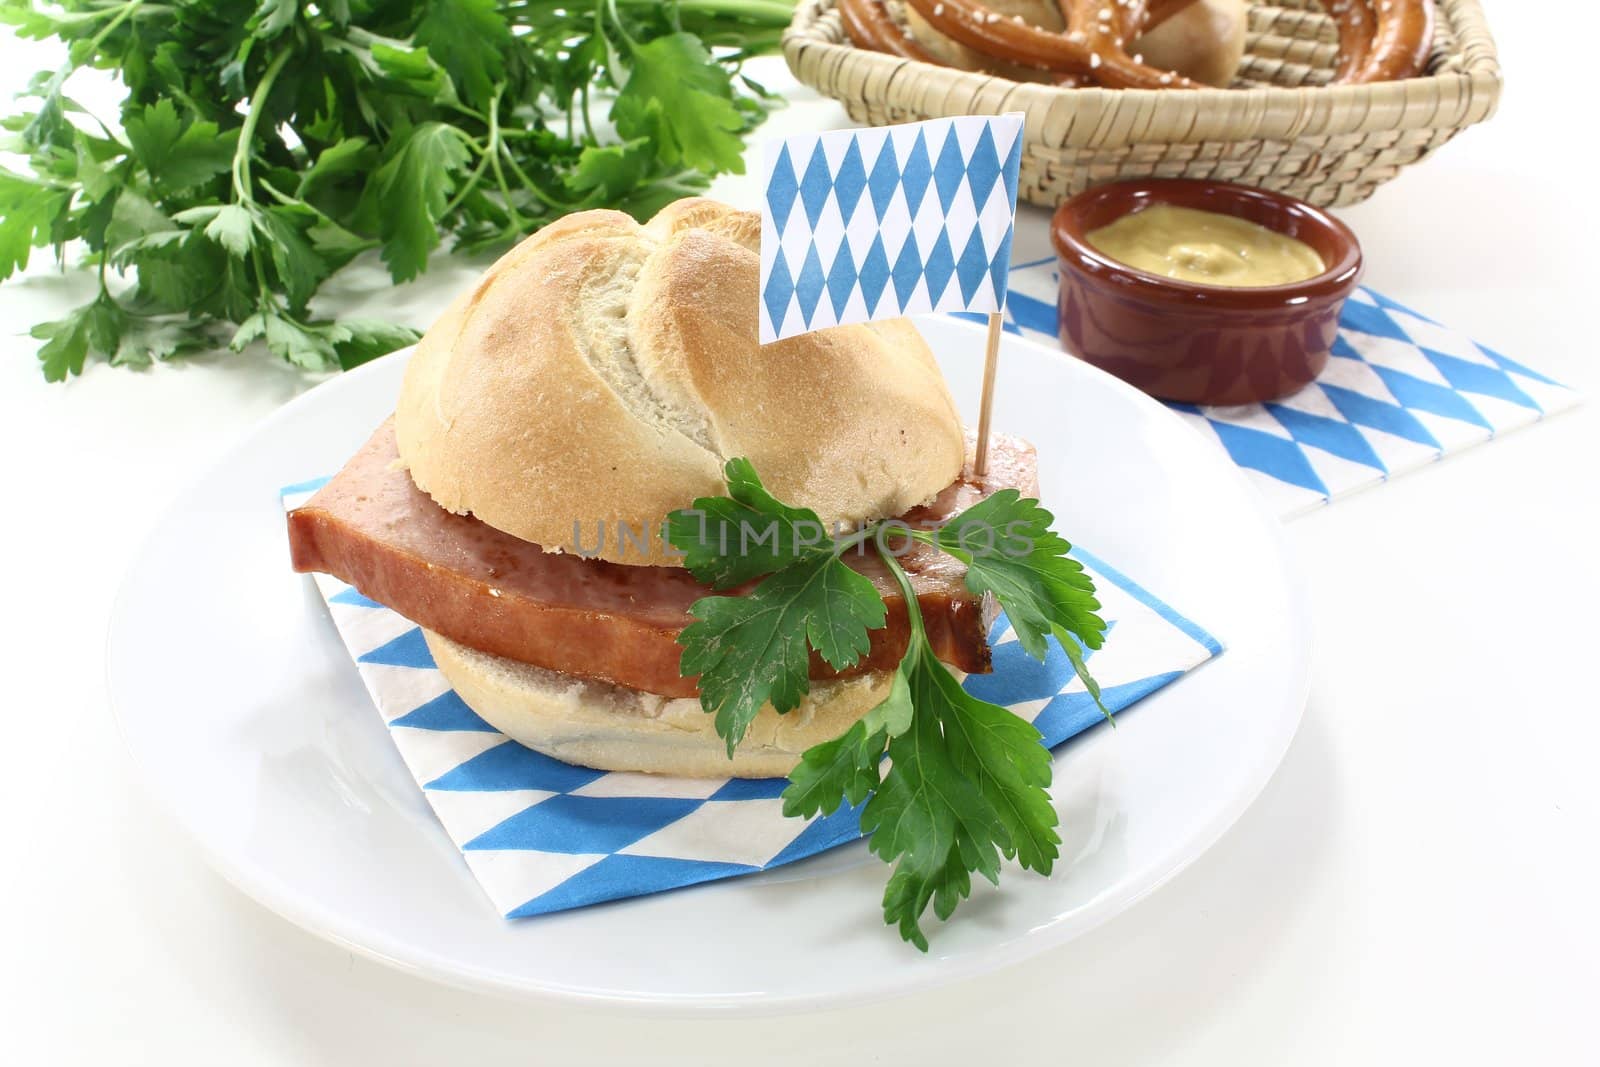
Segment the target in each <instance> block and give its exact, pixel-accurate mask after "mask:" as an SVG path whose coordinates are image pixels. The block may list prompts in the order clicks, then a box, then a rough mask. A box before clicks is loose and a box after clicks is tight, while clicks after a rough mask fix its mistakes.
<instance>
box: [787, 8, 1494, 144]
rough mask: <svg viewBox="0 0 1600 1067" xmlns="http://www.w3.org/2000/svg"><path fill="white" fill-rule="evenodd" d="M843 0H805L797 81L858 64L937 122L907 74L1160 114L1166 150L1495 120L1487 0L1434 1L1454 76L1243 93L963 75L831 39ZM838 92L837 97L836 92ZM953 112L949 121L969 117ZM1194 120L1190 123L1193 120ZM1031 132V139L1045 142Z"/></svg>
mask: <svg viewBox="0 0 1600 1067" xmlns="http://www.w3.org/2000/svg"><path fill="white" fill-rule="evenodd" d="M834 3H835V0H803V2H802V3H801V4H800V6H799V7H798V8H797V9H796V11H795V16H794V20H793V21H792V22H791V23H790V24H789V28H788V29H787V30H785V31H784V34H783V39H782V45H783V52H784V57H785V59H786V61H787V62H788V65H789V68H790V70H791V71H792V72H793V73H794V74H795V76H796V77H797V78H799V79H800V80H801V81H803V82H805V83H806V84H808V85H811V86H812V87H813V88H817V89H819V90H820V91H823V92H825V93H826V92H828V89H827V87H826V86H824V85H819V84H818V82H817V80H814V79H812V78H808V77H806V76H805V75H804V74H803V73H802V69H801V68H802V57H803V56H804V55H805V53H807V52H814V53H818V54H814V55H813V56H811V57H809V58H810V59H811V60H813V61H816V60H818V59H819V58H820V60H821V61H823V62H825V61H826V60H829V59H835V60H842V59H844V58H845V57H847V56H848V57H851V59H852V62H853V63H854V64H855V65H856V66H857V67H858V68H861V66H862V65H863V64H869V65H870V66H868V67H866V68H865V69H867V70H868V71H869V73H868V77H870V78H872V80H874V81H876V82H878V83H879V84H881V85H882V86H884V89H883V95H884V97H885V99H886V101H887V102H889V103H891V104H894V105H897V106H904V107H906V108H907V109H908V110H913V111H917V112H922V113H926V114H929V115H934V116H939V115H942V114H945V112H944V111H942V110H941V109H940V108H939V107H937V106H933V107H928V106H926V101H924V100H921V99H918V100H915V101H913V100H909V99H896V97H895V85H894V81H895V77H896V75H897V74H898V73H900V72H901V71H902V70H903V69H905V68H914V69H921V70H938V71H940V72H941V73H942V75H943V76H944V77H945V79H946V80H945V81H944V82H943V85H945V86H947V87H948V88H949V89H950V90H951V92H950V93H949V94H948V95H949V96H950V97H952V98H960V99H967V100H970V99H972V98H973V97H976V96H977V95H978V94H979V93H983V94H984V96H985V98H986V99H993V100H995V101H996V102H995V105H994V107H993V108H992V112H991V113H994V114H999V113H1001V112H1004V111H1028V112H1030V113H1031V112H1037V113H1040V114H1043V113H1044V109H1046V108H1049V107H1051V106H1052V105H1054V104H1058V103H1061V102H1064V101H1071V102H1072V103H1073V106H1074V110H1076V111H1078V112H1080V113H1082V112H1089V111H1096V110H1102V109H1104V110H1109V109H1112V108H1117V109H1127V108H1148V109H1151V110H1152V111H1159V112H1161V113H1162V114H1163V117H1164V118H1165V119H1166V120H1168V121H1169V122H1172V123H1175V124H1178V125H1181V126H1182V127H1183V128H1184V129H1186V130H1187V134H1186V135H1185V136H1182V137H1178V138H1171V137H1167V138H1162V140H1164V141H1167V142H1168V143H1193V142H1199V141H1208V140H1217V139H1246V138H1268V139H1274V140H1276V139H1294V138H1299V137H1304V136H1324V137H1325V136H1332V135H1339V134H1347V133H1366V132H1371V131H1372V130H1373V129H1374V128H1375V127H1374V126H1373V125H1372V124H1371V123H1370V122H1369V121H1368V120H1369V118H1370V116H1372V115H1373V114H1374V113H1379V114H1383V113H1389V112H1392V113H1393V114H1386V115H1385V121H1383V122H1382V124H1381V128H1383V129H1388V130H1397V131H1398V130H1408V129H1437V128H1460V127H1465V126H1468V125H1471V124H1473V123H1476V122H1481V121H1483V120H1484V119H1486V118H1488V117H1489V116H1490V115H1491V114H1493V112H1494V110H1495V107H1496V105H1497V104H1498V101H1499V95H1500V89H1501V86H1502V84H1503V78H1502V75H1501V70H1500V60H1499V53H1498V50H1497V49H1496V47H1495V43H1494V38H1493V37H1492V36H1491V35H1490V33H1489V28H1488V24H1487V23H1486V22H1485V20H1484V16H1483V9H1482V7H1481V5H1480V4H1479V0H1435V6H1436V10H1437V15H1438V18H1439V19H1440V20H1441V21H1443V22H1445V23H1447V24H1448V25H1449V27H1450V30H1451V34H1452V36H1453V38H1454V40H1453V47H1452V48H1451V49H1450V51H1449V52H1448V53H1447V55H1448V57H1450V59H1453V60H1455V61H1456V62H1455V63H1454V64H1453V65H1451V66H1450V67H1449V68H1448V69H1440V70H1436V71H1434V72H1433V73H1431V74H1425V75H1418V76H1417V77H1414V78H1409V79H1406V80H1405V81H1397V82H1380V83H1372V84H1365V85H1315V86H1311V85H1307V86H1294V87H1290V86H1279V85H1265V86H1252V87H1250V88H1245V89H1218V88H1203V89H1184V90H1178V89H1106V88H1101V87H1098V86H1094V87H1084V88H1063V87H1061V86H1056V85H1047V84H1043V83H1040V82H1013V81H1011V80H1010V79H1008V78H1005V77H1003V76H1001V75H996V74H986V73H982V72H978V71H965V70H958V69H956V68H954V67H943V66H937V65H934V64H926V63H921V62H919V61H917V60H913V59H904V58H901V57H898V56H891V55H887V54H884V53H881V52H871V51H866V50H864V49H858V48H856V47H855V46H854V45H852V44H850V43H849V42H848V41H845V42H839V41H834V40H831V39H829V38H828V37H827V36H824V35H823V34H822V32H821V28H820V24H821V21H822V19H823V17H824V16H825V15H827V14H828V13H829V12H830V11H832V10H833V7H834ZM830 95H831V94H830ZM967 113H970V112H967V111H964V110H961V109H960V108H951V109H949V111H948V114H967ZM1185 120H1186V121H1185ZM1094 125H1095V124H1094V123H1087V124H1076V126H1075V129H1074V131H1073V133H1072V136H1071V138H1070V140H1071V142H1072V143H1074V144H1080V145H1086V146H1087V145H1093V144H1095V143H1097V141H1096V139H1095V137H1094V136H1093V135H1092V132H1091V133H1089V134H1085V133H1084V132H1083V131H1084V129H1085V127H1086V126H1087V127H1091V128H1092V127H1093V126H1094ZM1037 139H1039V138H1038V135H1037V134H1033V135H1031V136H1030V140H1037Z"/></svg>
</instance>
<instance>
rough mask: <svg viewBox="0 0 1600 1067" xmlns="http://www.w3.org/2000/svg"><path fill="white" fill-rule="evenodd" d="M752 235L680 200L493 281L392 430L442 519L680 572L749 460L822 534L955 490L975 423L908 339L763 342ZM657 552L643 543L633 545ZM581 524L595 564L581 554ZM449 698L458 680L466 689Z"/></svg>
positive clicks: (737, 222)
mask: <svg viewBox="0 0 1600 1067" xmlns="http://www.w3.org/2000/svg"><path fill="white" fill-rule="evenodd" d="M759 225H760V222H759V219H758V217H757V216H755V215H753V214H750V213H748V212H742V211H735V210H734V209H732V208H729V207H726V206H724V205H722V204H718V203H716V202H714V201H710V200H702V199H691V200H682V201H679V202H678V203H675V204H673V205H671V206H670V207H668V208H665V209H664V210H662V212H661V213H660V214H658V215H657V216H656V217H655V218H654V219H652V220H651V221H650V222H649V223H648V224H645V225H640V224H639V223H637V222H635V221H634V220H633V219H631V218H629V217H628V216H626V215H623V214H621V213H619V212H615V211H586V212H581V213H579V214H575V215H569V216H567V217H566V218H564V219H562V220H560V221H559V222H556V223H553V224H551V225H550V226H548V227H546V228H545V229H543V230H541V231H539V232H538V233H536V234H534V235H533V236H532V237H529V238H528V239H527V240H525V241H523V242H522V243H521V244H519V245H518V246H517V247H516V248H514V249H512V250H511V251H510V252H508V253H507V254H506V255H505V256H504V257H503V258H502V259H501V260H500V261H499V262H497V263H496V264H495V265H494V266H493V267H491V268H490V269H489V271H488V273H487V274H485V275H484V277H483V279H482V280H481V281H480V282H479V283H478V284H477V285H476V286H475V287H474V288H473V289H472V290H470V291H469V292H467V293H466V294H464V295H463V296H462V297H461V298H460V299H458V300H457V301H456V302H455V303H454V304H452V305H451V307H450V308H449V309H448V310H447V311H446V312H445V314H444V315H443V317H442V318H440V319H439V321H438V322H436V323H435V324H434V326H433V328H432V329H430V330H429V331H428V332H427V334H426V336H424V337H423V339H422V341H421V342H420V343H419V344H418V345H417V351H416V355H415V357H414V358H413V359H412V361H411V365H410V367H409V368H408V369H407V371H406V376H405V382H404V385H403V386H402V389H401V393H400V399H399V404H398V407H397V410H396V413H395V418H396V429H397V433H398V440H399V450H400V456H401V459H402V461H403V462H404V463H405V464H406V465H407V467H408V468H409V470H410V472H411V476H412V478H413V479H414V480H415V481H416V484H417V485H418V486H419V487H420V488H421V489H423V490H424V491H426V492H427V493H428V494H429V495H430V496H432V497H433V499H434V500H436V501H437V502H438V503H439V504H440V505H441V506H442V507H444V508H446V509H448V510H450V511H453V512H457V513H471V514H473V515H475V516H476V517H477V518H479V519H480V520H482V521H483V522H485V523H488V524H489V525H490V526H493V527H496V528H497V529H500V530H503V531H504V532H506V533H509V534H511V535H513V536H515V537H519V538H521V539H523V540H525V541H532V542H534V543H536V544H539V545H542V546H544V547H545V548H547V549H552V550H570V549H571V548H572V547H573V546H574V545H575V544H576V543H581V544H582V546H583V548H584V549H585V551H591V552H592V551H593V549H594V545H595V542H596V531H597V530H598V529H599V526H598V524H600V523H604V529H605V531H606V538H605V542H604V545H603V546H602V548H601V550H600V551H599V552H597V553H594V554H596V555H598V556H600V557H601V558H604V559H609V560H613V561H615V562H618V563H623V564H636V565H646V564H653V565H676V564H678V563H680V562H681V561H680V560H678V559H677V558H676V557H675V556H673V555H670V554H669V553H668V552H667V551H666V549H667V548H668V546H667V545H665V543H664V540H663V539H662V538H661V537H660V536H659V531H660V528H661V524H662V522H663V521H664V520H665V518H666V515H667V513H668V512H670V511H672V510H674V509H676V508H682V507H685V506H687V505H688V504H689V503H690V502H691V501H693V500H694V499H695V498H696V497H701V496H716V495H720V494H721V493H722V491H723V486H722V479H721V471H722V466H723V464H724V462H725V461H726V460H727V459H729V458H731V457H734V456H745V457H748V458H749V459H750V460H751V461H752V462H753V463H754V464H755V468H756V470H758V471H760V472H761V476H762V478H763V480H764V481H765V482H766V484H767V486H768V488H769V489H771V491H772V492H773V493H774V494H775V495H777V496H778V497H779V498H780V499H782V500H785V501H788V502H790V503H793V504H797V505H804V506H808V507H811V508H814V509H815V510H816V511H817V513H818V515H819V516H820V517H821V518H822V520H823V521H824V522H825V523H829V524H832V523H834V522H858V521H864V520H870V519H878V518H883V517H887V516H892V515H897V514H899V513H901V512H903V511H905V510H907V509H908V508H911V507H914V506H916V505H918V504H921V503H923V502H925V501H927V500H929V499H931V498H932V497H933V496H934V495H935V494H937V493H938V492H939V491H940V490H941V489H943V488H944V487H945V486H947V485H949V484H950V483H951V482H952V481H953V480H954V479H955V478H956V476H957V474H958V473H959V472H960V470H961V466H962V459H963V452H964V448H963V442H962V430H961V425H960V421H959V419H958V417H957V415H956V411H955V408H954V406H953V404H952V402H951V400H950V396H949V392H948V391H947V389H946V387H945V384H944V379H943V377H942V376H941V374H940V372H939V369H938V366H937V365H936V364H935V363H934V360H933V356H932V353H930V352H929V350H928V347H927V345H926V344H925V343H924V342H923V340H922V338H921V336H920V335H919V334H918V333H917V332H916V330H915V328H913V327H912V326H910V325H909V324H907V323H905V322H903V321H894V322H883V323H876V324H873V325H870V326H840V327H835V328H833V329H827V330H820V331H817V332H814V333H808V334H803V335H801V336H799V337H793V338H789V339H787V340H784V341H779V342H777V343H775V344H770V345H766V346H762V345H760V344H758V343H757V340H756V325H757V324H756V308H757V303H756V301H757V290H758V281H759V279H758V275H759V267H758V259H757V252H756V249H757V243H758V235H759ZM623 522H625V523H627V524H628V525H629V527H630V528H632V529H634V530H640V529H648V530H650V531H652V536H649V537H648V538H646V539H644V542H643V543H644V547H643V548H642V549H641V548H639V547H638V545H639V542H638V541H637V540H635V541H631V542H629V543H628V547H627V550H626V551H623V550H622V549H621V548H620V546H619V541H620V539H619V538H618V537H617V536H616V535H615V533H614V531H616V529H617V525H618V523H623ZM575 524H577V528H578V530H581V542H578V541H575V537H574V535H575ZM452 681H454V679H452Z"/></svg>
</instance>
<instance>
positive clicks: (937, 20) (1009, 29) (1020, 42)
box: [906, 0, 1196, 89]
mask: <svg viewBox="0 0 1600 1067" xmlns="http://www.w3.org/2000/svg"><path fill="white" fill-rule="evenodd" d="M1073 2H1074V3H1077V2H1078V0H1073ZM906 3H907V4H908V5H909V6H910V7H911V8H912V9H913V10H915V11H916V12H917V14H919V15H921V16H922V17H923V18H924V19H925V20H927V22H928V24H929V25H930V26H932V27H933V28H934V29H936V30H938V31H939V32H940V33H942V34H944V35H945V36H946V37H949V38H950V39H951V40H954V41H957V42H959V43H961V44H964V45H966V46H968V47H969V48H975V49H977V50H978V51H980V52H983V53H985V54H986V55H991V56H998V57H1002V58H1004V59H1008V60H1010V61H1012V62H1014V63H1021V64H1023V65H1025V66H1029V67H1037V68H1039V69H1041V70H1049V71H1064V72H1066V73H1069V74H1082V75H1087V76H1088V77H1089V78H1090V80H1092V81H1094V82H1097V83H1098V84H1100V85H1103V86H1106V87H1108V88H1113V89H1163V88H1194V87H1195V84H1196V83H1194V82H1192V81H1190V80H1189V79H1187V78H1185V77H1183V76H1182V75H1179V74H1174V73H1172V72H1171V71H1167V70H1157V69H1156V68H1155V67H1147V66H1145V65H1144V64H1143V63H1135V62H1134V61H1133V59H1132V58H1131V57H1129V56H1128V55H1127V53H1125V52H1123V51H1122V49H1121V47H1120V46H1119V45H1117V44H1116V34H1115V32H1114V30H1113V32H1109V33H1105V34H1101V33H1098V32H1096V33H1093V34H1089V33H1084V32H1082V31H1081V30H1079V29H1076V28H1073V27H1072V20H1071V18H1070V16H1069V18H1068V27H1069V28H1068V30H1067V32H1066V33H1055V32H1052V31H1050V30H1041V29H1040V28H1039V27H1037V26H1033V25H1030V24H1028V23H1026V22H1022V21H1013V20H1012V19H1008V18H1005V17H1004V16H1002V15H1001V14H999V13H998V12H996V11H993V10H991V9H989V8H988V7H986V6H984V5H983V4H982V3H980V2H979V0H906ZM1112 6H1114V5H1105V6H1103V7H1101V6H1098V5H1097V7H1096V10H1097V11H1098V10H1104V11H1105V12H1106V22H1107V24H1108V28H1110V27H1111V26H1112V25H1113V24H1114V21H1115V16H1114V15H1113V13H1112V10H1111V8H1112ZM1099 21H1100V20H1099V19H1098V16H1097V17H1096V24H1097V25H1098V23H1099Z"/></svg>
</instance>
